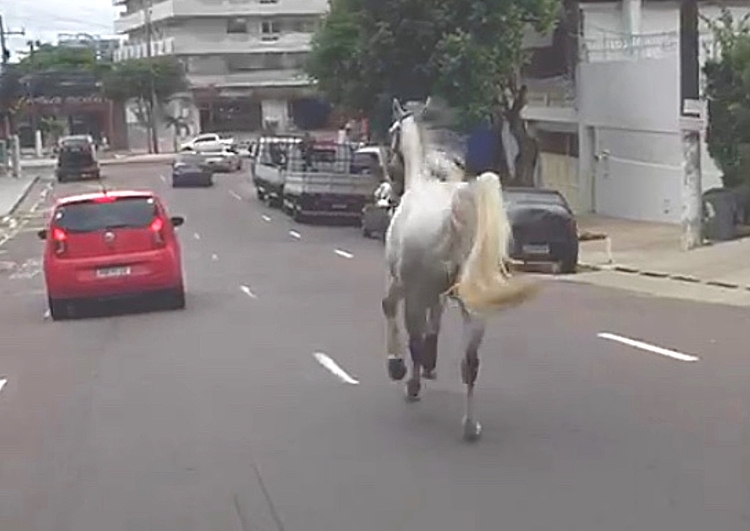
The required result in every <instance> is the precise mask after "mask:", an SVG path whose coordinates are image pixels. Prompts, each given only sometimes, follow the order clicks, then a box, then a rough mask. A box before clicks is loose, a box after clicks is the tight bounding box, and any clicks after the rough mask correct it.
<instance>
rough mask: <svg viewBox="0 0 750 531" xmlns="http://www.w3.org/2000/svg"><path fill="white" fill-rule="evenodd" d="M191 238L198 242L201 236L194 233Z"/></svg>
mask: <svg viewBox="0 0 750 531" xmlns="http://www.w3.org/2000/svg"><path fill="white" fill-rule="evenodd" d="M193 238H195V239H196V240H200V239H201V235H200V234H198V233H197V232H194V233H193Z"/></svg>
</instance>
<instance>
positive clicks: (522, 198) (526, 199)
mask: <svg viewBox="0 0 750 531" xmlns="http://www.w3.org/2000/svg"><path fill="white" fill-rule="evenodd" d="M503 195H504V196H505V199H506V200H507V201H509V202H511V203H537V204H539V203H541V204H544V205H559V206H563V207H567V203H566V202H565V199H563V197H562V196H561V195H560V194H556V193H552V192H526V191H518V190H504V191H503Z"/></svg>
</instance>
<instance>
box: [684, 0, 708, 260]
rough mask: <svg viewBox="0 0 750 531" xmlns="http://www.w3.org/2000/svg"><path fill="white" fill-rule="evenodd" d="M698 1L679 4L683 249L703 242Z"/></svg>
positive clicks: (703, 118)
mask: <svg viewBox="0 0 750 531" xmlns="http://www.w3.org/2000/svg"><path fill="white" fill-rule="evenodd" d="M698 45H699V43H698V3H697V1H696V0H682V2H681V3H680V133H681V136H682V155H683V180H682V248H683V249H684V250H686V251H687V250H690V249H694V248H696V247H699V246H700V245H701V244H702V243H703V234H702V232H703V231H702V221H703V219H702V218H703V199H702V193H703V189H702V183H701V133H702V132H703V128H704V120H705V112H704V111H703V105H702V104H701V101H700V90H699V67H698Z"/></svg>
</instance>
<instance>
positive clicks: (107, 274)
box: [96, 267, 130, 278]
mask: <svg viewBox="0 0 750 531" xmlns="http://www.w3.org/2000/svg"><path fill="white" fill-rule="evenodd" d="M129 274H130V268H129V267H107V268H105V269H97V270H96V276H97V277H98V278H113V277H126V276H128V275H129Z"/></svg>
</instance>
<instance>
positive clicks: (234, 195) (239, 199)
mask: <svg viewBox="0 0 750 531" xmlns="http://www.w3.org/2000/svg"><path fill="white" fill-rule="evenodd" d="M229 195H231V196H232V197H234V198H235V199H236V200H237V201H242V196H241V195H240V194H238V193H237V192H235V191H234V190H229Z"/></svg>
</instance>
